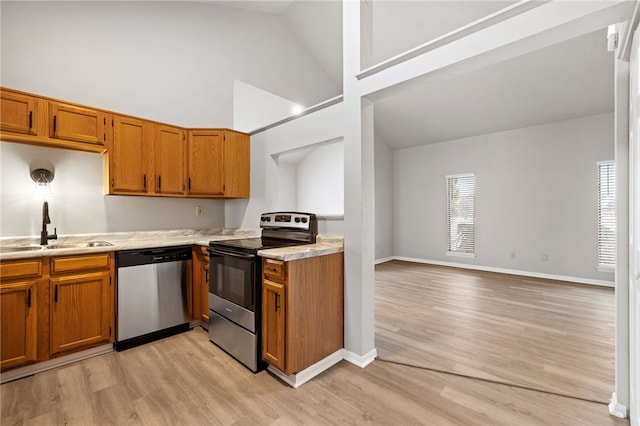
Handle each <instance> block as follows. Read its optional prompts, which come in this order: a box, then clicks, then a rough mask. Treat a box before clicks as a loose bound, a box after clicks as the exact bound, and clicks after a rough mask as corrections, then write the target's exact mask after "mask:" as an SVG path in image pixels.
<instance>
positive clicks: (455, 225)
mask: <svg viewBox="0 0 640 426" xmlns="http://www.w3.org/2000/svg"><path fill="white" fill-rule="evenodd" d="M475 186H476V177H475V175H474V174H465V175H455V176H447V236H448V247H447V250H448V251H449V252H454V253H474V252H475V224H474V221H475V219H474V216H475Z"/></svg>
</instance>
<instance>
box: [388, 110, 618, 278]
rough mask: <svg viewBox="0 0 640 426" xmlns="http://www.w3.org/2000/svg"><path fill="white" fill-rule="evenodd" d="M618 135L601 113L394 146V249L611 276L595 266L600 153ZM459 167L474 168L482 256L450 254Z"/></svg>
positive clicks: (610, 154) (609, 151) (606, 154)
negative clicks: (453, 178)
mask: <svg viewBox="0 0 640 426" xmlns="http://www.w3.org/2000/svg"><path fill="white" fill-rule="evenodd" d="M613 135H614V133H613V116H612V114H602V115H596V116H591V117H585V118H579V119H575V120H567V121H562V122H557V123H550V124H545V125H541V126H535V127H528V128H522V129H515V130H510V131H505V132H500V133H494V134H488V135H480V136H474V137H470V138H465V139H459V140H455V141H448V142H444V143H438V144H433V145H425V146H421V147H415V148H408V149H402V150H396V151H394V163H393V173H394V174H393V179H394V182H393V188H394V189H393V190H394V212H393V214H394V217H393V223H394V235H393V241H394V255H395V256H400V257H409V258H417V259H425V260H435V261H443V262H456V263H467V264H473V265H482V266H489V267H495V268H505V269H512V270H518V271H528V272H536V273H544V274H552V275H561V276H567V277H579V278H587V279H595V280H607V281H612V280H613V273H605V272H598V271H596V264H597V260H596V255H597V237H596V235H597V232H596V230H597V173H596V162H597V161H600V160H611V159H613V158H614V144H613ZM458 173H475V175H476V255H477V257H476V258H475V259H464V258H457V257H456V258H453V257H448V256H445V252H446V216H445V211H446V186H445V176H446V175H450V174H458ZM511 252H515V253H516V258H515V259H510V253H511ZM543 254H547V255H548V261H546V262H545V261H542V255H543Z"/></svg>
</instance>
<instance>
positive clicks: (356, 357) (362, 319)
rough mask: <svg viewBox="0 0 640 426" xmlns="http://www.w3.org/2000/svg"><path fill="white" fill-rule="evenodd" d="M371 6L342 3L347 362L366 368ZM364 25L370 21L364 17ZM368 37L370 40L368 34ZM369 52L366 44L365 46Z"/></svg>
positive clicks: (370, 325)
mask: <svg viewBox="0 0 640 426" xmlns="http://www.w3.org/2000/svg"><path fill="white" fill-rule="evenodd" d="M369 12H370V5H365V6H364V7H363V3H361V2H360V1H357V0H355V1H354V0H345V1H344V2H343V14H342V22H343V67H344V68H343V71H344V77H343V79H344V89H343V90H344V102H343V104H344V120H345V121H344V175H345V176H344V222H345V231H344V256H345V277H344V278H345V338H344V344H345V349H346V352H347V353H346V355H345V358H346V359H347V360H349V361H351V362H353V363H355V364H357V365H360V366H361V367H364V366H365V365H367V364H368V363H370V362H371V361H373V359H374V358H375V356H376V350H375V347H374V333H375V324H374V312H373V307H374V299H373V295H374V250H375V243H374V228H375V227H374V207H375V204H374V161H373V105H372V104H371V103H370V102H368V101H366V100H361V99H360V95H359V93H358V81H357V79H356V74H357V73H358V72H360V58H361V27H362V28H365V29H368V28H370V25H363V26H361V17H362V15H369V16H370V13H369ZM365 19H369V18H368V17H367V16H365ZM364 33H365V37H370V34H368V31H366V30H365V31H364ZM363 44H364V45H365V46H366V45H367V43H363Z"/></svg>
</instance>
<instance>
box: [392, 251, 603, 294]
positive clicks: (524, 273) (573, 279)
mask: <svg viewBox="0 0 640 426" xmlns="http://www.w3.org/2000/svg"><path fill="white" fill-rule="evenodd" d="M393 260H403V261H406V262H415V263H425V264H428V265H438V266H451V267H454V268H464V269H474V270H476V271H486V272H498V273H501V274H510V275H520V276H524V277H531V278H543V279H547V280H558V281H569V282H572V283H579V284H589V285H598V286H604V287H615V283H614V282H613V281H605V280H594V279H591V278H581V277H569V276H565V275H554V274H543V273H540V272H530V271H519V270H516V269H506V268H494V267H492V266H482V265H470V264H467V263H455V262H443V261H440V260H427V259H417V258H413V257H403V256H393Z"/></svg>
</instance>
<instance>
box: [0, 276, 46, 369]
mask: <svg viewBox="0 0 640 426" xmlns="http://www.w3.org/2000/svg"><path fill="white" fill-rule="evenodd" d="M36 288H37V286H36V281H25V282H16V283H14V284H3V285H2V286H0V318H1V320H2V323H1V324H0V329H1V332H0V339H1V341H2V345H1V346H0V348H1V349H0V352H1V356H0V369H2V370H5V369H6V368H10V367H17V366H20V365H24V364H28V363H29V362H31V361H35V360H36V347H37V316H36V312H37V310H36V301H37V297H36V294H35V293H36Z"/></svg>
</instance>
